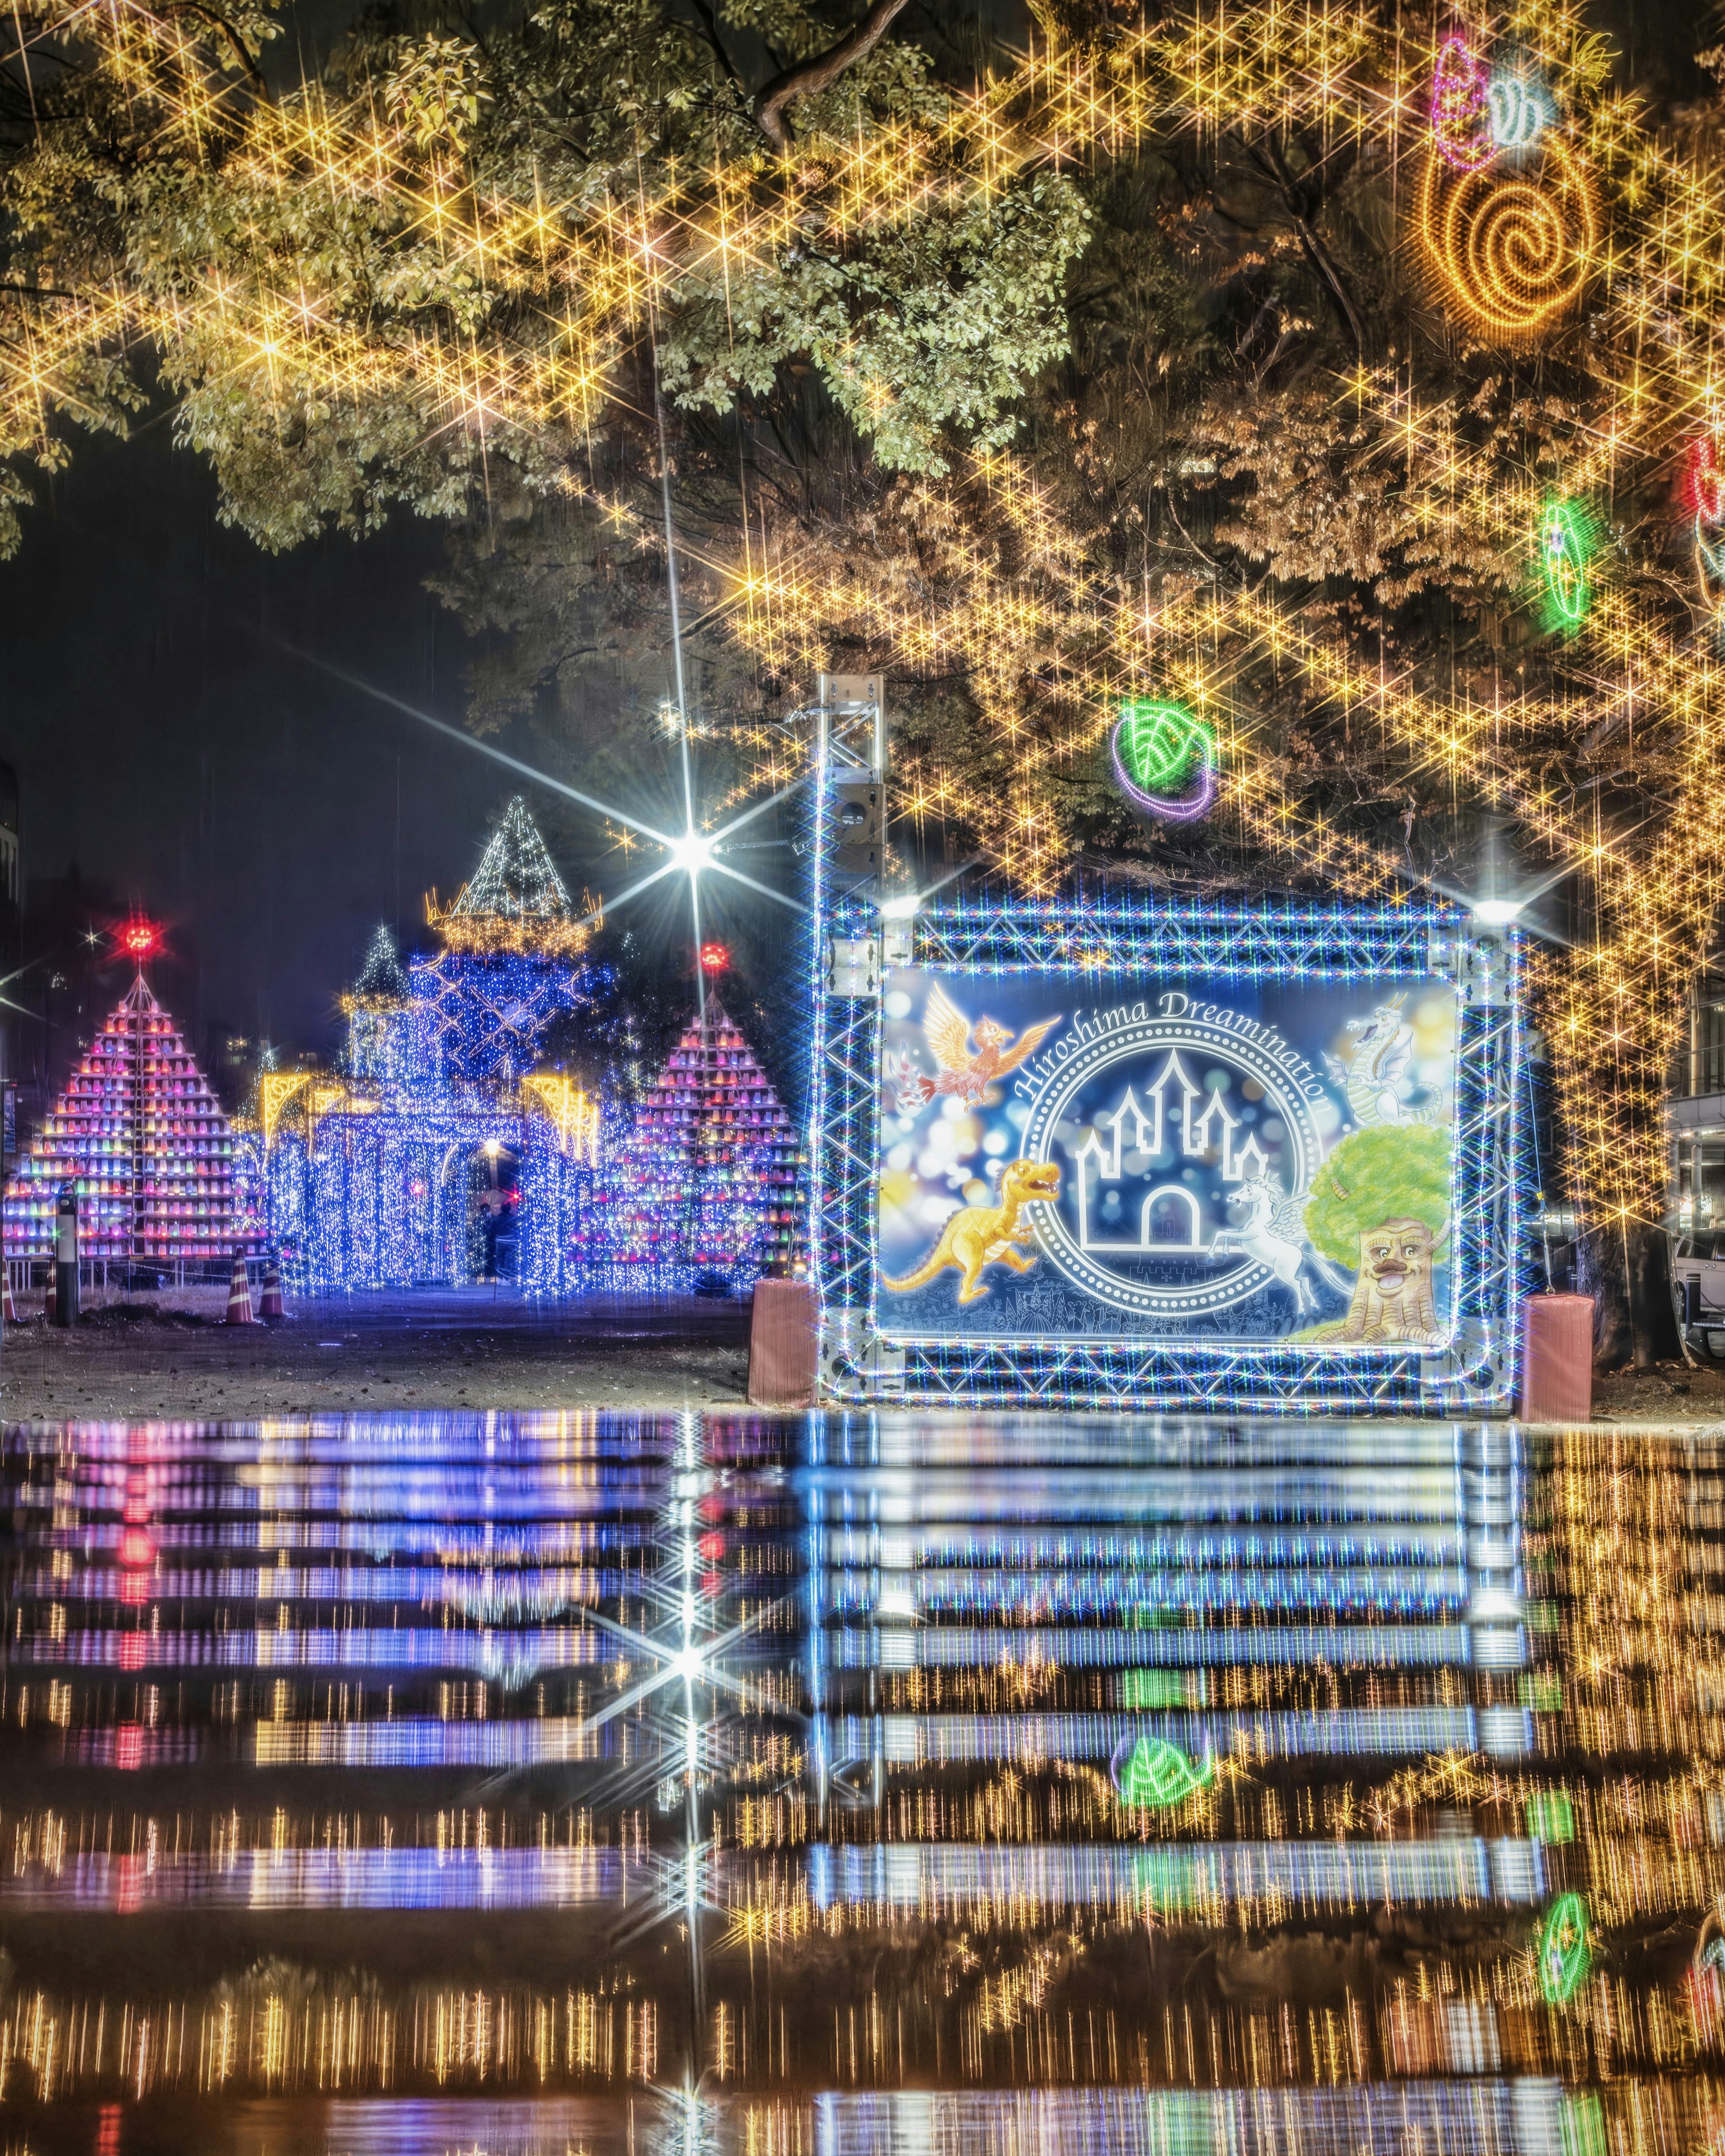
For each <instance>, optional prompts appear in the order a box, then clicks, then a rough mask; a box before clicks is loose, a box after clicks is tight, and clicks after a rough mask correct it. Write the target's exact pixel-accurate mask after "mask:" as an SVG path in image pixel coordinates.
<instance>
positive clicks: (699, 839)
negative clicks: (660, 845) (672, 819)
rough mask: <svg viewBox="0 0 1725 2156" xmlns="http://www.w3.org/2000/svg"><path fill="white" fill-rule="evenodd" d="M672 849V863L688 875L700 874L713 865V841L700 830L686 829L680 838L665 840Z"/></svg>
mask: <svg viewBox="0 0 1725 2156" xmlns="http://www.w3.org/2000/svg"><path fill="white" fill-rule="evenodd" d="M665 843H666V844H667V845H668V847H669V848H670V857H671V863H672V865H673V866H674V867H676V868H680V869H681V870H683V871H684V873H685V875H700V874H701V870H703V869H710V868H711V866H712V865H713V842H712V840H711V839H709V838H707V837H706V835H705V834H703V833H701V832H700V831H685V833H684V834H683V835H682V837H681V838H680V839H667V841H666V842H665Z"/></svg>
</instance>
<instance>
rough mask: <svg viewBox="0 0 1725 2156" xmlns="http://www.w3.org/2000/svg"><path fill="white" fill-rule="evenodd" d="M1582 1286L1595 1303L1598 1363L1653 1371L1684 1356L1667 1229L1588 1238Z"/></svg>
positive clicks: (1639, 1227) (1581, 1259)
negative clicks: (1673, 1297) (1673, 1299)
mask: <svg viewBox="0 0 1725 2156" xmlns="http://www.w3.org/2000/svg"><path fill="white" fill-rule="evenodd" d="M1575 1278H1576V1285H1577V1286H1578V1287H1579V1288H1580V1290H1581V1291H1582V1293H1583V1294H1584V1295H1590V1296H1592V1297H1593V1298H1594V1367H1595V1368H1598V1369H1601V1370H1620V1369H1621V1368H1623V1367H1624V1365H1625V1363H1629V1364H1631V1365H1633V1367H1634V1368H1635V1369H1637V1370H1651V1368H1653V1366H1654V1364H1655V1363H1661V1362H1666V1363H1669V1362H1672V1361H1675V1360H1676V1358H1677V1356H1678V1355H1679V1354H1680V1353H1681V1348H1680V1347H1679V1345H1678V1342H1677V1321H1676V1312H1674V1310H1673V1309H1672V1307H1671V1245H1670V1239H1669V1238H1668V1237H1667V1235H1666V1232H1665V1229H1663V1228H1654V1227H1650V1226H1647V1225H1645V1224H1641V1223H1637V1224H1635V1225H1633V1226H1631V1227H1630V1228H1628V1229H1620V1228H1618V1227H1616V1226H1615V1225H1612V1226H1607V1227H1604V1228H1601V1229H1598V1230H1597V1231H1596V1232H1595V1233H1594V1234H1593V1235H1588V1236H1585V1237H1584V1239H1583V1240H1582V1244H1581V1247H1580V1249H1579V1251H1578V1252H1577V1254H1576V1267H1575Z"/></svg>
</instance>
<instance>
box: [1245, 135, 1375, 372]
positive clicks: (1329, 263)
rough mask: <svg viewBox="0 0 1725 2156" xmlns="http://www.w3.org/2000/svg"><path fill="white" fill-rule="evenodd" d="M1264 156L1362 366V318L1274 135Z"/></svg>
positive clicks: (1303, 248)
mask: <svg viewBox="0 0 1725 2156" xmlns="http://www.w3.org/2000/svg"><path fill="white" fill-rule="evenodd" d="M1263 155H1264V162H1265V163H1266V165H1267V166H1268V167H1269V168H1270V170H1271V172H1272V173H1273V174H1274V175H1275V177H1276V185H1277V187H1280V189H1281V198H1282V202H1283V203H1284V205H1285V206H1286V209H1287V213H1288V215H1289V216H1290V217H1291V218H1292V219H1293V221H1294V230H1295V231H1296V233H1297V234H1299V238H1300V249H1301V253H1302V254H1304V255H1305V257H1306V259H1307V261H1308V262H1309V263H1310V264H1312V268H1313V269H1315V270H1316V271H1317V274H1318V275H1319V277H1320V278H1322V280H1323V283H1324V285H1325V287H1326V289H1327V290H1328V292H1329V295H1330V297H1331V298H1332V300H1334V301H1335V302H1336V305H1337V307H1338V308H1339V309H1340V310H1341V311H1342V318H1343V321H1345V322H1346V323H1347V325H1348V336H1350V337H1351V338H1352V339H1353V356H1354V357H1355V358H1356V359H1357V360H1358V361H1359V362H1360V363H1361V364H1362V365H1363V364H1364V362H1365V357H1366V335H1365V331H1364V329H1363V326H1362V325H1361V322H1360V318H1359V316H1358V313H1357V312H1356V311H1355V309H1354V305H1353V300H1351V299H1350V298H1349V296H1348V287H1347V286H1346V285H1344V284H1343V281H1342V273H1341V271H1340V270H1339V269H1337V267H1336V264H1335V263H1334V261H1333V260H1332V259H1331V256H1330V252H1329V249H1327V247H1326V246H1325V245H1324V244H1323V242H1322V240H1321V239H1319V238H1318V236H1317V228H1316V227H1315V226H1314V225H1313V223H1312V219H1311V218H1309V217H1308V216H1307V213H1306V208H1305V205H1304V203H1302V202H1301V198H1300V191H1299V188H1298V187H1297V186H1296V182H1295V180H1294V176H1293V174H1292V173H1291V172H1290V171H1289V170H1288V166H1287V160H1286V158H1285V157H1283V156H1282V153H1281V146H1280V145H1279V144H1278V142H1277V141H1276V137H1275V136H1273V135H1271V134H1268V133H1266V135H1265V137H1264V151H1263Z"/></svg>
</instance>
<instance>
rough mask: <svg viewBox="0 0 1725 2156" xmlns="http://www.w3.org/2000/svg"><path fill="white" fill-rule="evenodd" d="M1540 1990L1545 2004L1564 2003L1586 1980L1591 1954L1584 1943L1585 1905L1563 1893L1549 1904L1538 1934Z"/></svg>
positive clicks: (1576, 1895)
mask: <svg viewBox="0 0 1725 2156" xmlns="http://www.w3.org/2000/svg"><path fill="white" fill-rule="evenodd" d="M1538 1956H1539V1989H1540V1990H1541V1991H1542V1992H1543V1994H1544V1995H1545V2001H1546V2004H1547V2005H1548V2006H1567V2005H1568V2003H1569V2001H1570V2000H1571V1999H1574V1996H1575V1994H1576V1993H1577V1992H1578V1991H1579V1989H1581V1986H1582V1984H1584V1982H1585V1981H1586V1979H1587V1973H1588V1970H1589V1967H1590V1966H1591V1965H1592V1962H1593V1955H1592V1953H1591V1951H1590V1949H1589V1946H1588V1943H1587V1904H1586V1902H1584V1901H1583V1900H1582V1898H1581V1897H1580V1895H1579V1894H1565V1895H1563V1896H1562V1897H1560V1899H1558V1901H1556V1902H1553V1904H1552V1907H1551V1910H1550V1912H1549V1913H1548V1916H1547V1917H1546V1920H1545V1922H1544V1924H1543V1926H1542V1927H1541V1928H1540V1933H1539V1948H1538Z"/></svg>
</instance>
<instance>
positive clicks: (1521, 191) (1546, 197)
mask: <svg viewBox="0 0 1725 2156" xmlns="http://www.w3.org/2000/svg"><path fill="white" fill-rule="evenodd" d="M1415 214H1416V216H1417V218H1418V222H1419V226H1420V239H1421V240H1422V241H1423V243H1424V244H1425V249H1426V252H1427V253H1428V254H1429V255H1430V258H1431V259H1432V261H1433V262H1434V264H1435V265H1436V268H1437V269H1438V272H1439V274H1440V277H1441V278H1442V280H1443V285H1444V297H1445V300H1446V302H1447V303H1448V304H1449V305H1450V307H1451V309H1452V310H1453V311H1455V313H1457V314H1460V315H1461V316H1464V317H1465V318H1466V320H1467V321H1469V322H1471V324H1472V325H1473V326H1474V327H1475V328H1476V329H1477V330H1479V331H1481V332H1482V333H1483V334H1484V335H1486V336H1489V337H1491V338H1493V339H1495V340H1496V341H1498V342H1500V343H1505V344H1510V343H1517V342H1520V341H1522V340H1525V339H1527V338H1532V337H1535V336H1538V335H1540V334H1541V332H1542V331H1544V330H1546V329H1547V328H1548V327H1549V326H1550V325H1551V323H1552V322H1553V321H1554V320H1555V318H1556V317H1557V316H1559V315H1561V314H1563V313H1564V312H1565V311H1567V310H1568V308H1570V307H1572V306H1574V304H1575V302H1576V300H1578V299H1579V298H1580V296H1581V291H1582V288H1583V286H1584V285H1585V284H1586V282H1587V279H1588V276H1589V272H1590V271H1591V269H1592V267H1593V261H1594V249H1595V248H1596V246H1597V244H1598V241H1599V211H1598V208H1597V207H1596V206H1595V203H1594V191H1593V187H1592V184H1591V182H1589V179H1588V177H1587V174H1586V173H1585V172H1584V170H1583V169H1582V167H1581V166H1580V164H1579V162H1578V160H1577V159H1576V157H1575V156H1574V152H1573V151H1571V150H1570V149H1569V148H1568V145H1567V144H1565V143H1564V142H1563V141H1560V140H1559V139H1558V137H1557V136H1554V135H1548V136H1545V137H1544V149H1543V155H1542V156H1541V157H1540V159H1539V162H1538V164H1536V165H1529V166H1525V167H1521V168H1520V169H1517V168H1515V167H1509V166H1502V165H1500V166H1497V167H1492V168H1491V169H1490V170H1488V171H1481V172H1451V171H1450V170H1449V169H1448V168H1447V167H1445V164H1444V162H1443V161H1442V160H1441V159H1440V158H1439V157H1435V156H1433V157H1428V158H1427V160H1426V164H1425V173H1424V175H1423V177H1422V178H1421V181H1420V199H1419V204H1418V208H1417V210H1416V213H1415Z"/></svg>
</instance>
